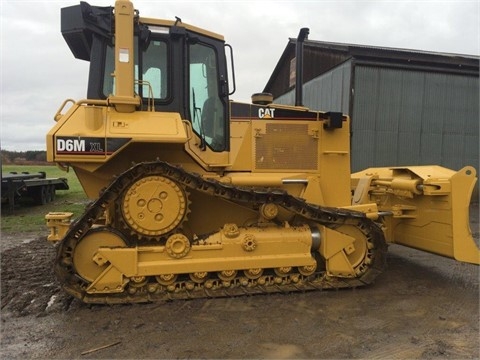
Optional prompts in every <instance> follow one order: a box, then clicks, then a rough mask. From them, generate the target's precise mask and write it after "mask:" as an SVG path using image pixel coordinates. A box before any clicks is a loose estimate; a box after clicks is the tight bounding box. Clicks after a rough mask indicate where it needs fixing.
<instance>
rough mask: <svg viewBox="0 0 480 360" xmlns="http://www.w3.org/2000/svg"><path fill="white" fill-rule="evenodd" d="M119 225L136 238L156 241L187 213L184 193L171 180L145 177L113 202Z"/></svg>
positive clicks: (157, 176)
mask: <svg viewBox="0 0 480 360" xmlns="http://www.w3.org/2000/svg"><path fill="white" fill-rule="evenodd" d="M116 205H117V213H119V215H121V216H120V217H118V218H119V219H120V222H121V223H122V226H120V228H123V229H126V230H128V231H130V235H134V236H136V237H137V238H138V239H147V240H151V239H155V240H159V239H160V238H161V237H162V236H163V235H166V234H168V233H170V232H171V231H172V230H174V229H176V228H178V227H179V226H180V225H181V223H182V222H183V221H185V220H186V218H187V214H188V211H189V210H188V206H189V200H188V193H187V192H186V191H185V190H184V189H183V188H182V187H181V186H180V185H179V184H178V183H177V182H175V181H174V180H172V179H170V178H168V177H166V176H161V175H151V176H145V177H142V178H140V179H138V180H137V181H135V182H133V183H132V184H131V185H129V186H128V187H127V188H126V190H125V191H124V192H123V194H122V196H120V197H119V199H117V204H116Z"/></svg>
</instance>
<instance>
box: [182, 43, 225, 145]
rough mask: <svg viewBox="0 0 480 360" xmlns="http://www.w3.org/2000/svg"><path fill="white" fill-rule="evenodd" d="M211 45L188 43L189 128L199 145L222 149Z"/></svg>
mask: <svg viewBox="0 0 480 360" xmlns="http://www.w3.org/2000/svg"><path fill="white" fill-rule="evenodd" d="M218 78H219V76H218V64H217V56H216V52H215V49H214V48H212V47H209V46H206V45H203V44H201V43H195V44H191V45H190V46H189V96H190V115H191V120H192V127H193V130H194V131H195V132H196V133H197V135H198V136H199V137H200V139H201V142H202V146H204V147H205V146H208V147H209V148H211V149H212V150H213V151H223V150H225V143H226V141H225V110H224V106H223V104H222V101H221V99H220V96H219V89H218V84H219V81H218Z"/></svg>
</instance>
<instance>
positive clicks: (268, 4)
mask: <svg viewBox="0 0 480 360" xmlns="http://www.w3.org/2000/svg"><path fill="white" fill-rule="evenodd" d="M79 2H80V1H68V0H63V1H46V0H43V1H40V0H37V1H35V0H0V29H1V31H0V35H1V39H0V84H1V89H0V90H1V92H0V111H1V113H0V116H1V118H0V120H1V128H0V141H1V143H0V146H1V148H2V149H5V150H10V151H26V150H45V149H46V145H45V135H46V134H47V132H48V131H49V130H50V128H51V127H53V125H54V120H53V117H54V115H55V113H56V111H57V109H58V108H59V107H60V105H61V104H62V102H63V101H64V100H65V99H67V98H71V99H75V100H80V99H84V98H85V97H86V88H87V78H88V62H86V61H83V60H78V59H75V58H74V57H73V55H72V53H71V52H70V49H69V48H68V46H67V44H66V43H65V41H64V40H63V37H62V35H61V32H60V8H62V7H65V6H71V5H77V4H79ZM87 2H88V3H90V4H91V5H98V6H110V5H112V6H113V5H114V0H88V1H87ZM132 2H133V4H134V7H135V9H137V10H139V11H140V16H143V17H153V18H161V19H171V20H173V19H175V16H178V17H180V18H181V19H182V21H183V22H184V23H189V24H191V25H195V26H198V27H201V28H204V29H206V30H210V31H213V32H216V33H220V34H222V35H223V36H224V37H225V40H226V42H227V43H229V44H230V45H231V46H232V47H233V54H234V61H235V78H236V85H237V91H236V93H235V94H234V95H233V96H232V97H231V99H233V100H237V101H247V102H249V101H250V96H251V95H252V94H253V93H257V92H261V91H262V90H263V89H264V87H265V85H266V83H267V81H268V79H269V78H270V76H271V74H272V72H273V69H274V68H275V66H276V64H277V62H278V61H279V59H280V56H281V55H282V53H283V51H284V49H285V47H286V46H287V43H288V40H289V38H296V37H297V35H298V32H299V30H300V28H302V27H308V28H309V29H310V34H309V39H310V40H317V41H328V42H338V43H348V44H358V45H370V46H380V47H391V48H401V49H412V50H423V51H432V52H442V53H457V54H467V55H476V56H478V55H480V0H469V1H467V0H463V1H462V0H449V1H438V0H437V1H433V0H432V1H427V0H413V1H409V0H397V1H389V0H376V1H369V0H309V1H307V0H297V1H295V0H289V1H282V0H277V1H268V0H263V1H253V0H241V1H238V0H237V1H229V0H223V1H218V0H217V1H214V0H210V1H202V0H198V1H182V0H175V1H171V0H165V1H163V0H157V1H153V0H136V1H132Z"/></svg>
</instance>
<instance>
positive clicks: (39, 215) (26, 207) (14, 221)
mask: <svg viewBox="0 0 480 360" xmlns="http://www.w3.org/2000/svg"><path fill="white" fill-rule="evenodd" d="M12 171H16V172H18V173H21V172H29V173H37V172H39V171H44V172H46V174H47V178H57V177H63V178H67V180H68V185H69V187H70V189H69V190H59V191H57V192H56V198H55V201H53V202H51V203H48V204H46V205H35V204H33V202H32V201H31V199H28V198H25V199H21V200H20V201H19V202H17V204H18V205H16V206H15V209H14V210H13V211H12V210H10V208H9V205H8V204H6V205H2V212H1V223H0V231H1V235H2V236H16V235H19V234H22V235H26V234H30V235H36V236H41V235H47V234H48V229H47V227H46V225H45V215H46V214H47V213H48V212H51V211H68V212H72V213H73V214H74V215H73V217H74V218H75V217H78V216H79V215H81V214H82V213H83V211H84V209H85V205H86V204H87V203H88V201H89V200H88V198H87V197H86V195H85V193H84V192H83V189H82V186H81V185H80V182H79V181H78V179H77V177H76V175H75V173H74V172H73V171H69V172H68V173H67V172H64V171H62V170H60V169H59V168H58V167H56V166H53V165H52V166H33V165H4V166H2V173H3V174H6V173H9V172H12ZM19 240H21V239H19Z"/></svg>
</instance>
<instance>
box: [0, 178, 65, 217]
mask: <svg viewBox="0 0 480 360" xmlns="http://www.w3.org/2000/svg"><path fill="white" fill-rule="evenodd" d="M1 179H2V188H1V190H2V204H4V203H7V202H8V204H9V207H10V209H11V210H13V209H14V207H15V201H16V200H18V199H19V198H21V197H29V198H32V199H33V201H34V202H35V204H37V205H45V204H47V203H49V202H52V201H53V200H54V199H55V191H57V190H68V189H69V186H68V181H67V179H66V178H47V174H46V173H45V172H43V171H40V172H38V173H28V172H22V173H17V172H10V173H8V174H3V173H2V176H1Z"/></svg>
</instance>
